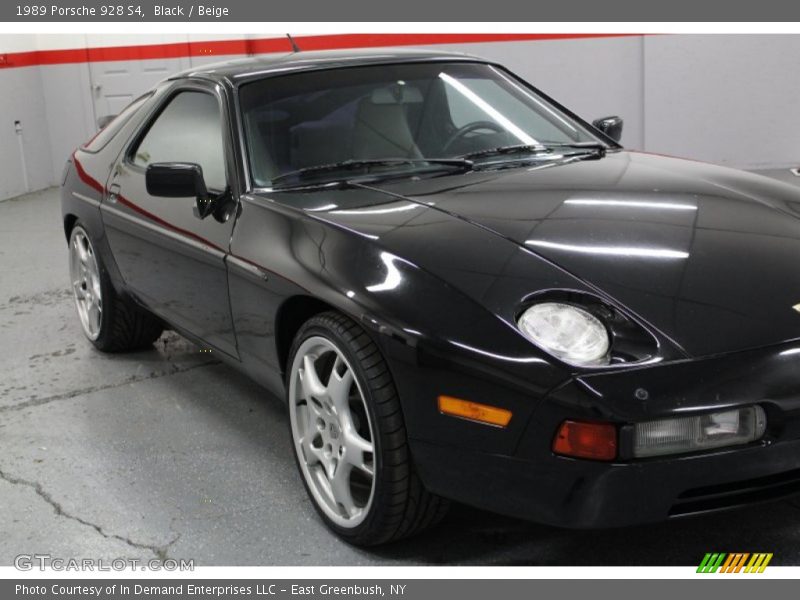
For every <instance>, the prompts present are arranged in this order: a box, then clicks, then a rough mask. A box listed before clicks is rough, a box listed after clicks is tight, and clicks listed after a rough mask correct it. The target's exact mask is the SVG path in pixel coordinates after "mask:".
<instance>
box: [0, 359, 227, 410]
mask: <svg viewBox="0 0 800 600" xmlns="http://www.w3.org/2000/svg"><path fill="white" fill-rule="evenodd" d="M219 364H222V363H221V361H218V360H210V361H206V362H202V363H199V364H196V365H191V366H189V367H179V366H178V365H175V364H170V366H171V370H170V371H168V372H162V371H155V372H152V373H148V374H147V375H143V376H136V375H133V376H131V377H129V378H127V379H125V380H123V381H120V382H117V383H109V384H107V385H96V386H91V387H87V388H82V389H79V390H72V391H70V392H64V393H63V394H54V395H52V396H46V397H44V398H32V399H31V400H25V401H23V402H18V403H16V404H9V405H8V406H0V414H2V413H6V412H12V411H17V410H24V409H26V408H33V407H35V406H41V405H43V404H50V403H51V402H56V401H58V400H69V399H70V398H75V397H77V396H83V395H85V394H92V393H94V392H100V391H103V390H110V389H114V388H118V387H122V386H124V385H128V384H131V383H138V382H140V381H148V380H150V379H160V378H161V377H169V376H171V375H177V374H179V373H186V372H188V371H193V370H194V369H199V368H201V367H210V366H214V365H219Z"/></svg>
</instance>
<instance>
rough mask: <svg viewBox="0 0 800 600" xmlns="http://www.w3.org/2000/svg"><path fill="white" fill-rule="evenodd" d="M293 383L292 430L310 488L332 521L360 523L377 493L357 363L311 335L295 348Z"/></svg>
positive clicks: (291, 392)
mask: <svg viewBox="0 0 800 600" xmlns="http://www.w3.org/2000/svg"><path fill="white" fill-rule="evenodd" d="M290 388H291V390H290V395H289V398H290V402H291V406H290V410H291V414H290V418H291V425H292V436H293V438H294V442H295V446H296V452H297V454H298V457H299V458H300V465H301V470H302V472H303V476H304V477H305V478H306V482H307V483H308V486H309V489H310V491H311V493H312V495H313V496H314V499H315V500H316V501H317V504H318V505H319V506H320V508H322V510H323V511H325V513H326V514H327V515H328V517H329V518H330V519H331V520H332V521H334V522H335V523H337V524H338V525H340V526H341V527H355V526H356V525H358V524H359V523H361V521H363V519H364V517H365V515H366V514H367V512H368V511H369V506H370V502H371V500H372V496H373V493H374V483H375V479H374V478H375V464H374V453H375V448H374V445H373V442H372V439H373V435H372V425H371V423H370V419H369V413H368V412H367V407H366V404H365V400H364V395H363V393H362V392H361V389H360V387H359V385H358V382H357V381H356V379H355V376H354V372H353V369H352V367H351V366H350V364H349V363H348V362H347V359H346V358H345V357H344V355H343V354H342V352H341V351H340V350H339V349H338V348H337V347H336V346H335V345H334V344H333V342H331V341H330V340H328V339H326V338H324V337H320V336H314V337H310V338H308V339H306V340H305V341H304V342H303V343H302V344H301V345H300V347H299V348H298V350H297V352H296V353H295V356H294V361H293V363H292V374H291V380H290Z"/></svg>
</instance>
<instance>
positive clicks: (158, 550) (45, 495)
mask: <svg viewBox="0 0 800 600" xmlns="http://www.w3.org/2000/svg"><path fill="white" fill-rule="evenodd" d="M0 479H2V480H3V481H5V482H7V483H10V484H12V485H21V486H25V487H28V488H30V489H32V490H33V491H34V492H36V495H37V496H39V497H40V498H41V499H42V500H44V501H45V502H46V503H47V504H49V505H50V506H51V507H52V509H53V512H55V514H56V516H58V517H62V518H64V519H69V520H70V521H75V522H76V523H80V524H81V525H85V526H86V527H91V528H92V529H94V530H95V531H96V532H97V533H99V534H100V535H101V536H103V537H104V538H105V539H107V540H109V539H111V540H118V541H120V542H122V543H124V544H126V545H128V546H130V547H131V548H138V549H140V550H148V551H150V552H152V553H153V554H154V555H155V556H156V558H158V559H159V560H160V561H162V562H163V561H165V560H167V559H168V558H169V555H168V552H169V549H170V548H171V547H172V546H173V545H174V544H175V543H176V542H177V541H178V540H179V539H180V538H181V534H180V533H179V534H178V535H176V536H175V537H174V538H173V539H172V541H170V542H168V543H166V544H163V545H161V546H158V545H155V544H143V543H141V542H135V541H133V540H132V539H130V538H129V537H124V536H121V535H117V534H116V533H108V532H107V531H105V530H104V529H103V527H101V526H100V525H97V524H96V523H92V522H91V521H87V520H86V519H82V518H81V517H78V516H76V515H73V514H71V513H69V512H67V511H66V510H64V507H63V506H61V504H60V503H59V502H57V501H56V500H55V499H54V498H53V496H52V495H51V494H50V493H49V492H48V491H47V490H45V489H44V487H42V484H41V483H39V482H37V481H29V480H27V479H22V478H21V477H14V476H13V475H9V474H8V473H6V472H5V471H4V470H2V469H0Z"/></svg>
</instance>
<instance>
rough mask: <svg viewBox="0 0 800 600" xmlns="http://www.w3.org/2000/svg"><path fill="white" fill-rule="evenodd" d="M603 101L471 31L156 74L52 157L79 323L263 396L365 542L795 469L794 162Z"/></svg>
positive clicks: (574, 515) (780, 485)
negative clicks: (657, 139)
mask: <svg viewBox="0 0 800 600" xmlns="http://www.w3.org/2000/svg"><path fill="white" fill-rule="evenodd" d="M621 128H622V122H621V120H620V119H618V118H616V117H609V118H605V119H599V120H597V121H595V122H594V123H593V124H589V123H587V122H585V121H584V120H582V119H581V118H579V117H578V116H576V115H575V114H573V113H572V112H570V111H569V110H567V109H566V108H564V107H563V106H561V105H559V104H558V103H556V102H555V101H553V100H552V99H550V98H548V97H547V96H546V95H544V94H542V93H541V92H539V91H538V90H536V89H535V88H533V87H532V86H531V85H529V84H528V83H526V82H525V81H522V80H521V79H520V78H519V77H517V76H515V75H514V74H513V73H511V72H509V71H508V70H507V69H505V68H503V67H502V66H500V65H497V64H493V63H490V62H487V61H484V60H481V59H478V58H472V57H466V56H462V55H452V54H445V53H432V52H417V51H405V52H403V51H397V52H396V51H387V52H379V53H378V52H352V51H350V52H332V53H312V52H308V53H306V52H300V53H294V54H289V55H280V56H274V57H267V58H263V57H262V58H255V59H246V60H241V61H234V62H229V63H225V64H220V65H215V66H209V67H204V68H199V69H197V70H193V71H187V72H184V73H181V74H178V75H176V76H174V77H172V78H170V79H168V80H166V81H164V82H162V83H161V84H159V85H158V86H156V87H155V88H154V89H153V90H152V91H150V92H148V93H147V94H145V95H144V96H142V97H141V98H139V99H137V100H136V101H134V102H133V103H132V104H131V105H130V106H128V107H127V108H126V109H125V110H124V111H123V112H122V113H121V114H120V115H118V116H117V117H116V118H114V119H113V120H112V121H111V122H110V123H109V124H107V126H106V127H104V128H103V129H102V130H101V131H100V132H99V133H98V134H97V135H96V136H95V137H94V138H93V139H92V140H90V141H89V142H87V143H86V144H85V145H84V146H83V147H81V148H79V149H78V150H76V151H75V153H74V154H73V155H72V156H71V158H70V159H69V161H68V164H67V168H66V171H65V174H64V184H63V192H62V206H63V224H64V231H65V234H66V237H67V239H68V241H69V258H70V274H71V284H72V289H73V291H74V296H75V302H76V304H77V309H78V315H79V317H80V322H81V325H82V327H83V330H84V332H85V334H86V336H87V337H88V338H89V339H90V340H91V341H92V343H93V344H94V345H95V346H96V347H97V348H99V349H100V350H103V351H108V352H117V351H124V350H131V349H135V348H141V347H144V346H147V345H149V344H151V343H152V342H153V341H154V340H156V339H157V338H158V337H159V335H160V334H161V332H162V330H163V329H164V328H167V327H168V328H171V329H174V330H176V331H178V332H180V333H181V334H183V335H185V336H186V337H187V338H189V339H191V340H194V341H195V342H197V343H198V344H202V345H203V346H204V347H207V348H211V349H213V351H214V353H215V355H216V356H219V357H222V359H223V360H225V361H227V362H229V363H230V364H231V365H235V366H236V367H237V368H239V369H241V370H242V371H244V372H245V373H246V374H248V375H249V376H251V377H253V378H254V379H256V380H257V381H259V382H261V383H262V384H263V385H264V386H266V387H267V388H268V389H269V390H271V391H273V392H274V393H276V394H280V395H282V396H285V398H286V402H287V404H288V409H289V414H290V419H289V424H290V431H291V440H292V444H293V446H294V452H295V456H296V458H297V464H298V467H299V471H300V473H301V475H302V478H303V481H304V483H305V486H306V488H307V490H308V494H309V496H310V498H311V500H312V502H313V503H314V506H315V507H316V508H317V510H318V512H319V514H320V515H321V517H322V519H324V521H325V522H326V523H327V525H328V526H329V527H330V528H331V529H332V530H334V531H335V532H336V533H337V534H339V535H340V536H342V537H343V538H345V539H346V540H348V541H350V542H352V543H356V544H364V545H368V544H378V543H382V542H388V541H391V540H395V539H398V538H401V537H404V536H408V535H411V534H413V533H415V532H418V531H420V530H421V529H423V528H425V527H427V526H429V525H431V524H433V523H435V522H436V521H437V520H439V519H440V518H441V517H442V516H443V514H444V512H445V510H446V507H447V499H452V500H456V501H460V502H465V503H468V504H471V505H474V506H477V507H481V508H485V509H489V510H492V511H497V512H500V513H504V514H508V515H514V516H519V517H524V518H529V519H533V520H537V521H540V522H544V523H550V524H554V525H559V526H566V527H576V528H588V527H609V526H620V525H625V524H631V523H642V522H649V521H658V520H662V519H666V518H668V517H676V516H680V515H687V514H693V513H699V512H704V511H709V510H717V509H723V508H729V507H733V506H739V505H743V504H749V503H752V502H755V501H761V500H767V499H772V498H777V497H781V496H785V495H787V494H789V493H793V492H795V491H797V490H798V489H800V314H798V311H800V304H799V303H800V268H798V256H800V190H797V189H795V188H794V187H790V186H789V185H786V184H782V183H779V182H777V181H772V180H769V179H765V178H762V177H759V176H756V175H752V174H748V173H744V172H740V171H736V170H732V169H728V168H722V167H717V166H711V165H708V164H703V163H698V162H692V161H685V160H679V159H675V158H668V157H663V156H655V155H651V154H647V153H642V152H632V151H626V150H624V149H623V148H622V146H620V145H619V143H618V141H617V140H618V139H619V136H620V133H621Z"/></svg>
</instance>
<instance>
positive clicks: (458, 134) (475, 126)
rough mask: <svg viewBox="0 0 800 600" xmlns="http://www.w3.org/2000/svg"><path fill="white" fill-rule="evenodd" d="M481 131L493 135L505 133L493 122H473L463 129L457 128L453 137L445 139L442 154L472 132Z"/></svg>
mask: <svg viewBox="0 0 800 600" xmlns="http://www.w3.org/2000/svg"><path fill="white" fill-rule="evenodd" d="M481 129H489V130H490V131H493V132H495V133H503V132H504V131H505V129H503V128H502V127H501V126H500V125H498V124H497V123H495V122H493V121H473V122H472V123H467V124H466V125H464V126H463V127H459V128H458V129H457V130H456V131H455V132H454V133H453V135H451V136H450V137H449V138H448V139H447V141H446V142H445V143H444V146H442V154H445V155H446V154H447V151H448V150H450V147H451V146H452V145H453V144H455V143H456V142H458V141H460V140H461V139H462V138H465V137H466V136H467V135H469V134H470V133H472V132H473V131H479V130H481Z"/></svg>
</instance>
